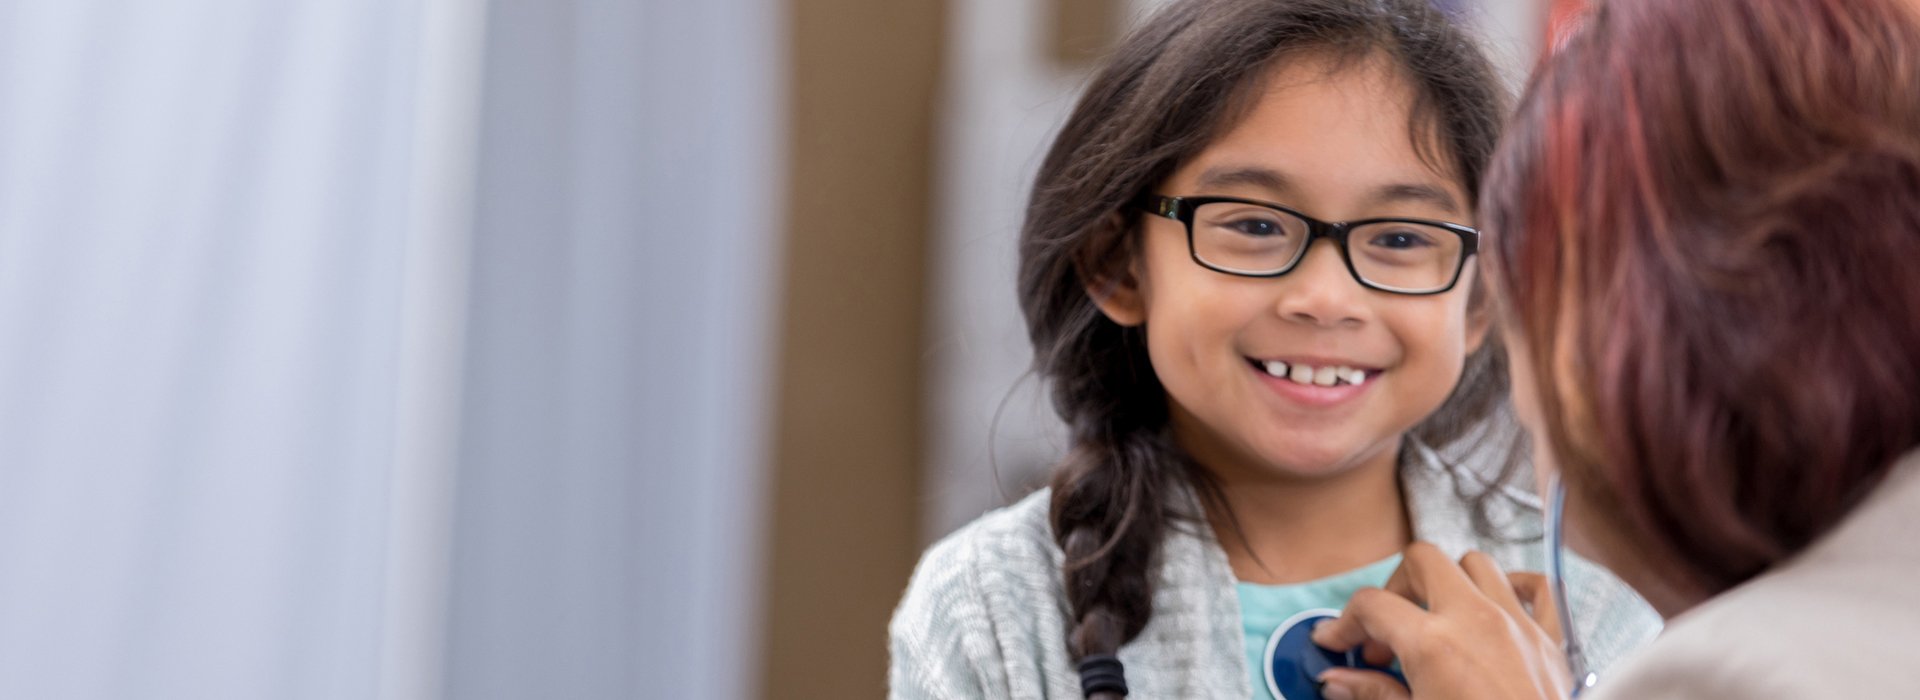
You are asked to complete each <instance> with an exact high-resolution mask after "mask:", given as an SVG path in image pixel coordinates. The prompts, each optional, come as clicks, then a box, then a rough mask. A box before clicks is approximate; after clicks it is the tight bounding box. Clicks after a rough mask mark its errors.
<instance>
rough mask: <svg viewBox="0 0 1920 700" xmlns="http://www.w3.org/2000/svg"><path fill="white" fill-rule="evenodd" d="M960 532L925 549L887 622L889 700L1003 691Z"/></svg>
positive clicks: (969, 552)
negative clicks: (891, 621)
mask: <svg viewBox="0 0 1920 700" xmlns="http://www.w3.org/2000/svg"><path fill="white" fill-rule="evenodd" d="M974 544H975V543H974V542H972V541H971V540H970V539H969V538H967V537H966V536H965V531H962V533H957V534H956V535H955V536H953V537H949V538H947V539H946V540H943V541H942V542H940V543H939V544H936V545H934V546H933V548H931V549H929V550H927V553H926V555H925V556H923V557H922V558H921V560H920V565H919V566H918V567H917V568H916V569H915V570H914V573H913V579H912V582H911V583H909V584H908V586H907V592H906V595H905V596H904V597H903V598H901V600H900V605H899V607H897V608H895V609H894V612H893V623H892V624H891V625H889V626H888V636H889V641H888V650H889V653H890V656H891V662H890V665H889V667H888V670H887V684H888V686H889V691H888V697H889V698H892V699H893V700H960V699H963V698H988V697H1000V696H1004V693H993V692H990V689H992V688H995V687H1004V685H1005V683H1006V679H1005V678H1003V677H1002V678H996V677H995V676H997V675H1002V674H1000V673H998V671H999V670H1000V669H1001V664H999V663H998V662H997V661H996V660H995V657H997V656H998V651H999V650H998V649H997V645H996V644H995V642H994V638H993V634H992V630H991V626H990V623H989V621H988V617H987V612H986V599H985V596H984V595H983V594H982V592H981V590H980V586H979V582H978V581H977V580H976V579H975V577H974V576H973V572H974V571H975V570H976V568H975V567H974V566H972V564H973V563H974V562H973V561H972V560H974V559H977V558H978V557H977V556H976V553H975V551H974V550H975V549H976V548H975V547H974V546H973V545H974Z"/></svg>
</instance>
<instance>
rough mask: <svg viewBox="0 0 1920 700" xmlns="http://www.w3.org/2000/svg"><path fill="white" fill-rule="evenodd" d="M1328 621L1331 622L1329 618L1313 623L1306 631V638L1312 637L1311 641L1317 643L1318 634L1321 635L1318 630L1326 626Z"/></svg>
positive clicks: (1318, 640) (1318, 639)
mask: <svg viewBox="0 0 1920 700" xmlns="http://www.w3.org/2000/svg"><path fill="white" fill-rule="evenodd" d="M1328 622H1331V620H1321V621H1319V622H1315V623H1313V629H1312V630H1311V631H1308V632H1307V638H1308V639H1312V640H1313V643H1315V644H1319V643H1320V635H1321V632H1320V630H1322V629H1324V628H1326V626H1327V623H1328Z"/></svg>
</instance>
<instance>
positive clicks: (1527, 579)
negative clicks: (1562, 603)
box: [1507, 571, 1566, 643]
mask: <svg viewBox="0 0 1920 700" xmlns="http://www.w3.org/2000/svg"><path fill="white" fill-rule="evenodd" d="M1507 580H1508V581H1509V582H1511V583H1512V584H1513V592H1514V595H1517V596H1519V597H1520V599H1521V600H1523V601H1526V603H1527V607H1528V608H1529V609H1531V610H1532V611H1533V622H1534V624H1537V625H1539V626H1540V629H1542V630H1545V631H1546V633H1547V636H1548V637H1552V638H1553V641H1555V642H1562V643H1564V642H1565V641H1566V636H1565V635H1563V634H1562V633H1561V631H1560V610H1559V608H1557V607H1555V606H1554V604H1553V588H1552V587H1550V586H1548V585H1547V577H1546V576H1544V575H1542V574H1538V573H1535V572H1532V571H1515V572H1513V573H1510V574H1507Z"/></svg>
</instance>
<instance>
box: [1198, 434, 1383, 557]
mask: <svg viewBox="0 0 1920 700" xmlns="http://www.w3.org/2000/svg"><path fill="white" fill-rule="evenodd" d="M1210 471H1212V472H1213V473H1214V476H1215V478H1216V479H1218V480H1219V483H1220V487H1221V491H1222V494H1223V496H1224V497H1225V498H1226V501H1227V505H1228V506H1229V507H1231V509H1232V514H1231V515H1229V514H1228V513H1226V512H1213V511H1217V510H1220V509H1217V508H1210V509H1209V513H1208V519H1209V520H1210V521H1211V524H1212V526H1213V530H1214V534H1215V536H1216V539H1218V540H1219V541H1220V545H1221V547H1222V548H1224V549H1225V550H1226V553H1227V562H1228V563H1229V564H1231V565H1232V566H1233V573H1234V576H1235V577H1236V578H1238V579H1239V580H1241V581H1245V582H1248V583H1262V584H1288V583H1301V582H1305V581H1313V580H1316V579H1321V578H1326V577H1328V576H1333V575H1336V574H1340V573H1342V572H1346V571H1351V570H1353V569H1357V568H1360V567H1362V566H1366V565H1367V564H1371V563H1374V562H1377V561H1380V560H1381V559H1385V558H1387V557H1389V556H1392V555H1394V554H1397V553H1399V552H1400V551H1401V550H1402V549H1405V548H1406V546H1407V544H1408V543H1410V542H1411V541H1412V539H1413V534H1412V526H1411V523H1410V522H1409V520H1408V518H1407V510H1406V505H1405V501H1404V499H1403V498H1402V496H1401V492H1400V476H1399V459H1398V450H1386V451H1384V453H1383V454H1382V455H1380V456H1379V457H1377V458H1372V459H1369V460H1368V461H1367V462H1366V463H1363V464H1361V465H1360V466H1358V467H1355V468H1353V469H1350V470H1347V471H1344V472H1341V473H1339V474H1336V475H1332V476H1325V477H1315V478H1302V477H1295V476H1288V475H1275V474H1272V473H1261V472H1249V471H1240V472H1238V473H1235V472H1230V471H1228V470H1219V469H1210ZM1236 520H1237V521H1238V525H1239V528H1238V531H1237V532H1236V530H1235V527H1234V526H1235V521H1236Z"/></svg>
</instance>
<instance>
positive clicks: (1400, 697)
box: [1320, 668, 1413, 700]
mask: <svg viewBox="0 0 1920 700" xmlns="http://www.w3.org/2000/svg"><path fill="white" fill-rule="evenodd" d="M1320 682H1321V683H1322V684H1323V685H1322V686H1321V688H1320V697H1323V698H1326V700H1413V692H1412V691H1409V690H1407V687H1406V686H1404V685H1400V681H1397V680H1394V679H1393V676H1389V675H1387V674H1384V673H1381V672H1379V671H1362V670H1359V669H1353V668H1331V669H1327V672H1326V673H1322V674H1320Z"/></svg>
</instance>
